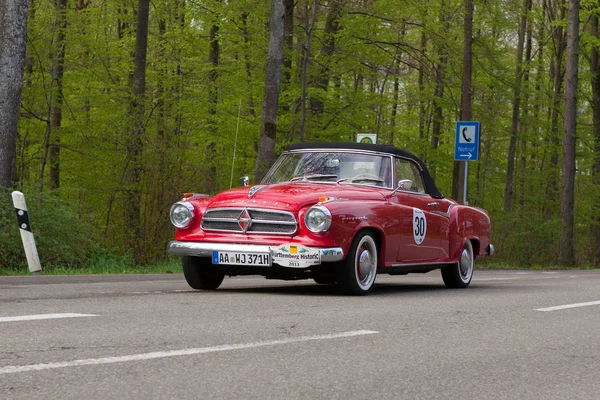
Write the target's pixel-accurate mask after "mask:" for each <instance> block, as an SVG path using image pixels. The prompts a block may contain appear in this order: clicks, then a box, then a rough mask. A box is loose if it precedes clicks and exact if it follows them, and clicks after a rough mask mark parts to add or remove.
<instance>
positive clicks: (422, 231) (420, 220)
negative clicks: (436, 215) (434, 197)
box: [413, 208, 427, 244]
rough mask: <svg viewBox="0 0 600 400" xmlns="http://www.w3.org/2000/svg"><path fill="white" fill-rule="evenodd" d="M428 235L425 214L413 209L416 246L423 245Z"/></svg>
mask: <svg viewBox="0 0 600 400" xmlns="http://www.w3.org/2000/svg"><path fill="white" fill-rule="evenodd" d="M426 234H427V218H425V213H424V212H423V211H422V210H419V209H418V208H413V236H414V238H415V243H416V244H421V243H423V240H425V235H426Z"/></svg>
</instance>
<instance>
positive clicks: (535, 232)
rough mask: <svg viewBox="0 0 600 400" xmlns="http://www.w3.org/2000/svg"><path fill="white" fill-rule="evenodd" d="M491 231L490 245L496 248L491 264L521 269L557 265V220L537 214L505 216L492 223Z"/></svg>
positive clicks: (558, 227)
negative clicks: (507, 264) (496, 262)
mask: <svg viewBox="0 0 600 400" xmlns="http://www.w3.org/2000/svg"><path fill="white" fill-rule="evenodd" d="M493 222H496V223H495V224H494V223H493ZM492 229H493V232H492V243H494V245H495V246H496V249H497V253H496V256H494V259H495V260H494V261H502V262H506V263H509V264H513V265H518V266H522V267H530V266H534V265H547V266H549V265H556V263H557V262H558V240H559V237H560V235H559V230H560V221H559V220H558V219H555V218H544V216H543V215H540V214H538V213H515V214H508V215H505V216H504V217H503V219H500V218H497V219H495V221H494V220H492Z"/></svg>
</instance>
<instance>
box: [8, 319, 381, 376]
mask: <svg viewBox="0 0 600 400" xmlns="http://www.w3.org/2000/svg"><path fill="white" fill-rule="evenodd" d="M375 333H379V332H377V331H369V330H359V331H349V332H340V333H331V334H328V335H315V336H299V337H295V338H287V339H279V340H270V341H261V342H253V343H238V344H225V345H220V346H211V347H199V348H192V349H181V350H171V351H156V352H152V353H141V354H130V355H128V356H116V357H104V358H88V359H83V360H73V361H63V362H53V363H46V364H30V365H13V366H6V367H0V375H4V374H14V373H18V372H30V371H43V370H47V369H56V368H67V367H79V366H82V365H99V364H114V363H122V362H129V361H142V360H154V359H157V358H166V357H177V356H189V355H194V354H206V353H215V352H220V351H232V350H242V349H251V348H256V347H266V346H277V345H282V344H290V343H300V342H309V341H314V340H329V339H340V338H347V337H353V336H362V335H373V334H375Z"/></svg>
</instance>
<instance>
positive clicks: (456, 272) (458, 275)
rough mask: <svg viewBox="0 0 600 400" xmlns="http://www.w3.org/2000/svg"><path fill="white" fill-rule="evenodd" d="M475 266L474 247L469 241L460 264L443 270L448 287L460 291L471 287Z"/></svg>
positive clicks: (461, 255) (462, 253) (464, 248)
mask: <svg viewBox="0 0 600 400" xmlns="http://www.w3.org/2000/svg"><path fill="white" fill-rule="evenodd" d="M474 265H475V257H474V256H473V245H472V244H471V241H469V240H467V241H466V242H465V246H464V247H463V250H462V252H461V253H460V260H459V261H458V264H456V265H450V266H448V267H445V268H442V279H444V283H445V284H446V287H448V288H452V289H457V288H459V289H460V288H466V287H467V286H469V284H470V283H471V279H472V278H473V269H474Z"/></svg>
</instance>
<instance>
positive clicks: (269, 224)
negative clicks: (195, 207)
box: [200, 208, 298, 235]
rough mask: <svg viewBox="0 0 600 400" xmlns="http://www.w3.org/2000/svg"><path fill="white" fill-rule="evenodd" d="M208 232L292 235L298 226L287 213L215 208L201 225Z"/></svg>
mask: <svg viewBox="0 0 600 400" xmlns="http://www.w3.org/2000/svg"><path fill="white" fill-rule="evenodd" d="M200 226H201V227H202V229H204V230H206V231H220V232H238V233H248V234H252V233H265V234H272V235H292V234H294V233H295V232H296V229H297V227H298V224H297V222H296V218H295V217H294V214H292V213H290V212H287V211H276V210H266V209H257V208H213V209H210V210H207V211H206V212H205V213H204V216H203V217H202V223H201V225H200Z"/></svg>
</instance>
